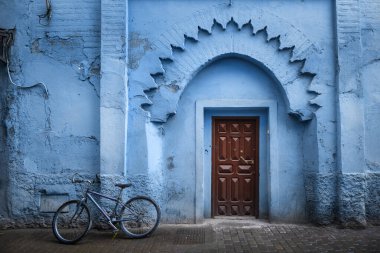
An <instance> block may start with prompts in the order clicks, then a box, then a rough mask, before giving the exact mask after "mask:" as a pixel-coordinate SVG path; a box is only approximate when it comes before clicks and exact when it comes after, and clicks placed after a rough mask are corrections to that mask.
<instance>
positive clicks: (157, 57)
mask: <svg viewBox="0 0 380 253" xmlns="http://www.w3.org/2000/svg"><path fill="white" fill-rule="evenodd" d="M230 23H234V24H235V25H236V28H237V31H238V32H236V33H231V32H229V31H230V30H231V29H228V27H227V26H228V24H230ZM218 26H220V29H219V28H218ZM247 36H248V37H247ZM247 38H248V39H247ZM154 45H155V50H154V53H153V55H151V56H150V59H151V60H150V61H149V64H142V65H141V66H139V68H138V69H137V71H136V72H135V73H134V75H132V78H131V79H132V80H131V82H132V83H133V82H134V83H135V84H137V85H140V87H141V89H142V90H143V91H144V94H142V95H145V99H143V100H142V101H140V102H139V103H140V105H142V106H144V105H145V106H146V105H149V106H148V108H147V109H148V110H149V111H150V114H151V121H152V122H166V121H167V119H168V117H169V116H170V115H172V114H175V112H176V108H177V105H178V101H179V99H180V96H181V94H182V92H183V91H184V89H185V87H186V85H187V84H188V83H189V81H190V80H191V79H192V78H193V77H194V75H195V74H196V73H197V72H198V71H199V70H200V69H202V68H203V67H204V66H205V65H207V64H208V63H210V62H211V61H213V60H214V59H216V58H218V57H221V56H223V55H231V54H234V55H242V56H245V57H248V58H250V59H252V60H254V61H256V62H259V63H260V64H262V65H263V66H264V67H265V68H266V69H268V70H269V71H270V72H271V73H272V74H273V75H274V76H275V78H276V79H277V80H278V82H279V84H280V87H281V89H282V93H283V95H284V98H285V101H286V102H287V106H288V112H289V114H293V115H295V116H297V118H298V119H299V120H301V121H306V120H310V119H311V118H312V116H313V113H314V112H315V111H316V110H317V109H318V108H319V107H320V106H321V105H319V104H318V103H317V102H316V100H315V98H316V97H317V96H318V95H319V94H320V92H319V91H318V86H319V84H318V82H319V81H320V78H319V77H318V72H319V66H320V61H321V60H320V58H321V57H320V55H321V50H320V49H319V48H318V46H317V45H315V44H314V43H312V42H311V41H310V40H309V39H307V38H306V36H305V35H304V34H302V33H301V32H300V31H299V30H297V29H296V28H295V27H294V26H292V25H290V24H288V23H287V22H286V21H285V20H283V19H281V18H280V17H278V16H275V15H273V14H271V13H269V12H267V11H265V12H264V11H262V10H259V9H253V8H249V7H246V8H229V7H224V6H216V7H215V8H213V9H212V10H207V11H203V12H198V13H196V14H195V15H194V16H192V17H191V18H189V19H187V20H186V21H185V22H183V23H179V24H176V25H175V26H174V27H173V28H172V29H171V30H169V31H167V32H166V33H164V34H162V35H161V37H160V38H159V39H158V40H157V41H156V42H155V43H154ZM190 45H191V46H190ZM168 59H169V61H170V62H168ZM152 60H153V64H152ZM146 62H147V61H146ZM294 62H298V64H295V63H294ZM300 62H301V63H302V64H299V63H300ZM153 77H154V78H153Z"/></svg>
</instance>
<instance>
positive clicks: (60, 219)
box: [52, 200, 92, 244]
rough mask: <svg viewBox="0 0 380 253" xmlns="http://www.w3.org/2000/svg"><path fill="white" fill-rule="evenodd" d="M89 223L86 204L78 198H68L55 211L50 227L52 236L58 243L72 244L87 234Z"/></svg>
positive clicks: (89, 216) (88, 212)
mask: <svg viewBox="0 0 380 253" xmlns="http://www.w3.org/2000/svg"><path fill="white" fill-rule="evenodd" d="M78 206H79V207H78ZM73 218H75V219H74V220H73ZM91 224H92V221H91V215H90V211H89V209H88V207H87V205H86V204H85V203H81V201H80V200H70V201H67V202H65V203H63V204H62V205H61V206H60V207H59V208H58V210H57V212H55V214H54V217H53V223H52V228H53V233H54V236H55V237H56V238H57V240H58V241H59V242H60V243H63V244H74V243H76V242H78V241H79V240H80V239H82V238H83V236H85V235H86V234H87V232H88V231H89V230H90V228H91Z"/></svg>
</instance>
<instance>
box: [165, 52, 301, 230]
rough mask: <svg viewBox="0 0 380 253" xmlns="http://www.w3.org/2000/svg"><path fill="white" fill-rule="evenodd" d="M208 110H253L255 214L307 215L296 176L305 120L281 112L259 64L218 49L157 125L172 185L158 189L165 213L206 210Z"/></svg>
mask: <svg viewBox="0 0 380 253" xmlns="http://www.w3.org/2000/svg"><path fill="white" fill-rule="evenodd" d="M214 116H222V117H223V116H235V117H236V116H239V117H258V118H259V121H260V125H259V143H260V146H259V150H260V151H259V159H258V161H259V166H258V167H259V168H258V169H259V172H260V177H259V199H258V202H259V217H260V218H268V217H271V218H272V219H274V220H276V219H280V220H288V221H303V220H305V202H304V201H305V191H304V184H303V177H302V176H301V177H299V175H302V164H303V161H302V134H303V131H304V126H303V124H302V123H300V122H299V121H297V120H295V119H294V118H292V117H289V115H288V114H287V101H286V100H285V99H284V97H283V94H282V92H281V90H280V87H279V85H278V81H277V80H276V79H274V78H273V76H272V75H271V74H270V73H268V71H266V70H264V69H263V68H262V66H260V64H258V63H256V64H255V63H254V62H252V61H249V60H248V59H247V58H246V57H237V56H236V55H234V56H232V55H229V56H225V57H219V58H218V59H217V60H215V61H213V62H211V63H210V64H208V65H207V66H205V67H204V68H203V69H202V70H201V71H199V72H198V73H197V75H195V76H194V78H193V79H192V80H190V82H189V83H188V85H187V86H186V88H185V89H184V91H183V93H182V96H181V98H180V99H179V103H178V110H177V113H176V114H175V115H174V116H173V117H172V118H170V120H168V122H167V123H166V124H164V125H163V126H162V127H163V131H164V132H165V135H164V136H163V137H162V158H163V161H166V164H165V165H164V167H163V171H164V175H163V177H164V178H163V180H164V182H165V185H166V186H167V188H166V191H169V192H171V193H167V194H164V196H171V197H170V198H166V199H164V200H163V201H164V206H165V210H163V217H164V219H165V218H168V217H170V218H168V219H169V220H168V221H169V222H178V221H184V220H185V221H186V220H188V221H189V222H192V221H193V219H194V220H195V221H196V222H200V221H201V220H202V219H203V218H209V217H211V198H212V197H211V194H212V190H211V154H212V148H211V145H212V144H211V135H212V134H211V133H212V129H211V122H212V117H214ZM278 136H281V138H278ZM280 165H281V166H280ZM281 178H282V179H284V180H283V181H282V180H281ZM289 182H292V184H289ZM281 187H286V191H282V190H281ZM194 189H195V191H194ZM194 199H195V205H194V202H193V200H194ZM173 214H176V215H173Z"/></svg>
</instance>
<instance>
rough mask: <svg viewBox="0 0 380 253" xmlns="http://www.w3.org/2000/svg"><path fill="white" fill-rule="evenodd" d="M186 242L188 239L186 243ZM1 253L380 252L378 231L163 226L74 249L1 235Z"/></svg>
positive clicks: (35, 235) (39, 233)
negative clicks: (140, 234)
mask: <svg viewBox="0 0 380 253" xmlns="http://www.w3.org/2000/svg"><path fill="white" fill-rule="evenodd" d="M186 236H187V237H186ZM0 245H1V247H0V252H1V253H13V252H17V253H22V252H28V253H29V252H36V253H39V252H41V253H44V252H57V253H62V252H70V253H75V252H80V253H83V252H91V253H96V252H107V251H110V252H111V251H112V252H136V253H138V252H161V253H164V252H211V253H213V252H215V253H221V252H228V253H231V252H380V226H377V227H376V226H373V227H368V228H367V229H364V230H350V229H338V228H336V227H333V226H328V227H315V226H311V225H277V224H276V225H275V224H273V225H272V224H269V225H268V224H266V225H265V226H255V227H252V228H246V227H244V228H243V227H242V226H241V224H230V223H229V224H228V226H227V225H222V224H218V223H212V224H205V225H161V226H160V227H159V228H158V230H157V231H156V232H155V233H154V234H153V235H152V236H151V237H149V238H145V239H138V240H137V239H135V240H133V239H128V238H126V237H124V235H122V234H119V235H118V237H117V238H116V239H114V240H113V239H112V233H111V232H108V231H97V230H91V231H90V232H89V234H88V235H87V236H86V237H85V238H84V239H83V240H82V241H80V242H79V243H78V244H76V245H62V244H59V243H58V242H57V241H56V239H55V238H54V236H53V234H52V232H51V230H50V229H21V230H2V231H0Z"/></svg>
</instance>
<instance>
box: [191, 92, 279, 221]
mask: <svg viewBox="0 0 380 253" xmlns="http://www.w3.org/2000/svg"><path fill="white" fill-rule="evenodd" d="M224 108H226V109H234V110H235V109H236V110H238V109H239V108H242V109H245V110H246V109H253V110H255V109H256V110H257V109H261V110H266V111H267V116H268V126H267V131H268V132H267V148H266V152H267V156H266V157H267V158H266V161H265V163H266V167H267V171H266V173H267V187H268V196H267V197H268V216H269V219H271V210H272V209H274V210H278V209H279V192H280V189H279V174H278V171H279V161H278V159H279V158H278V137H277V101H275V100H249V99H210V100H197V101H196V108H195V114H196V115H195V117H196V123H195V124H196V127H195V132H196V133H195V134H196V140H195V145H196V153H195V156H196V168H195V206H194V209H195V210H194V213H195V218H194V222H195V223H202V222H203V220H204V218H205V215H204V200H205V181H204V180H205V176H204V164H205V163H204V158H205V148H206V147H205V146H204V143H205V139H204V138H205V132H204V131H205V110H206V109H211V110H213V109H216V110H219V109H224ZM206 187H210V186H206Z"/></svg>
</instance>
